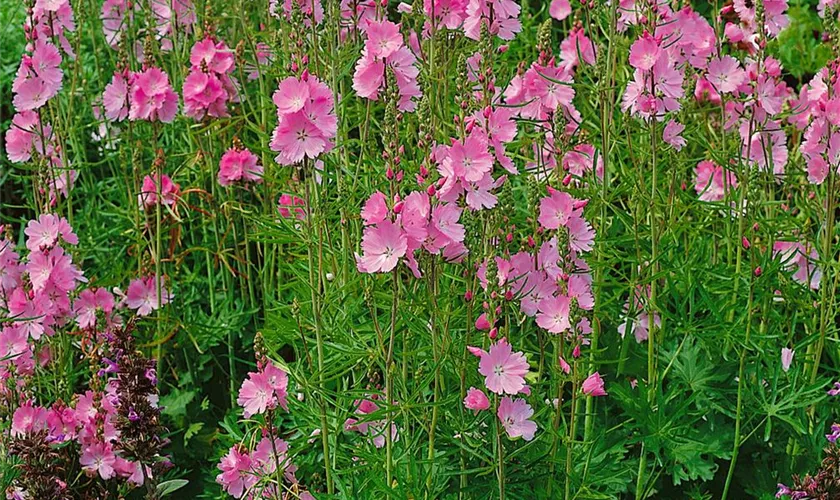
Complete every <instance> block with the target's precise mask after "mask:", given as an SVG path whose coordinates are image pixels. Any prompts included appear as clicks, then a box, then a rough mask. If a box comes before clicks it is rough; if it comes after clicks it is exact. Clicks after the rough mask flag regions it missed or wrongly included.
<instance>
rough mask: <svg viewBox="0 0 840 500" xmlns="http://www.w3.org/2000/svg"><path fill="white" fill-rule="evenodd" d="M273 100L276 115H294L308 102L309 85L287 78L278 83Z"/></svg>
mask: <svg viewBox="0 0 840 500" xmlns="http://www.w3.org/2000/svg"><path fill="white" fill-rule="evenodd" d="M273 99H274V104H275V105H277V112H278V113H281V114H290V113H296V112H298V111H300V110H301V109H303V107H304V106H305V105H306V104H307V103H308V102H309V83H308V82H305V81H303V80H299V79H297V78H295V77H293V76H290V77H287V78H286V79H285V80H283V81H282V82H280V85H279V86H278V87H277V91H276V92H275V93H274V97H273Z"/></svg>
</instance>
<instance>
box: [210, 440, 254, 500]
mask: <svg viewBox="0 0 840 500" xmlns="http://www.w3.org/2000/svg"><path fill="white" fill-rule="evenodd" d="M218 467H219V470H220V471H222V472H221V473H220V474H219V475H217V476H216V482H217V483H219V484H221V485H222V487H223V488H224V490H225V491H226V492H228V494H230V495H231V496H232V497H234V498H241V497H242V495H243V494H244V493H245V492H246V491H248V490H250V489H251V487H253V486H254V485H255V484H257V482H258V481H259V479H260V478H259V476H257V475H256V474H254V473H253V471H252V467H253V466H252V461H251V457H250V456H249V455H248V454H247V453H245V452H244V450H242V449H241V447H240V446H237V445H234V446H233V447H231V449H230V450H228V453H227V455H225V456H223V457H222V459H221V460H220V461H219V465H218Z"/></svg>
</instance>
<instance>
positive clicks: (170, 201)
mask: <svg viewBox="0 0 840 500" xmlns="http://www.w3.org/2000/svg"><path fill="white" fill-rule="evenodd" d="M158 179H160V188H159V189H160V199H161V200H163V204H164V205H166V206H173V205H174V204H175V202H176V201H178V198H179V197H180V195H181V187H180V186H179V185H178V184H176V183H174V182H172V179H170V178H169V176H168V175H166V174H154V177H153V176H151V175H147V176H146V177H144V178H143V187H142V191H141V192H140V194H139V195H138V196H137V199H138V201H139V203H140V208H146V209H149V208H154V206H155V205H157V203H158V182H157V181H158Z"/></svg>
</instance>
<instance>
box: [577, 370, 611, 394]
mask: <svg viewBox="0 0 840 500" xmlns="http://www.w3.org/2000/svg"><path fill="white" fill-rule="evenodd" d="M580 390H581V391H583V393H584V394H586V395H587V396H606V395H607V391H605V390H604V381H603V379H601V375H600V374H599V373H598V372H595V373H593V374H592V375H590V376H588V377H586V380H584V381H583V384H581V386H580Z"/></svg>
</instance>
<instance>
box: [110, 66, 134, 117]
mask: <svg viewBox="0 0 840 500" xmlns="http://www.w3.org/2000/svg"><path fill="white" fill-rule="evenodd" d="M134 77H135V76H134V73H131V72H128V71H117V72H115V73H114V76H113V77H112V78H111V83H109V84H108V85H106V86H105V92H103V93H102V106H103V107H104V108H105V118H107V119H109V120H111V121H122V120H125V119H126V118H127V117H128V110H129V106H130V103H129V98H128V96H129V88H130V87H131V84H130V82H131V81H132V80H133V79H134Z"/></svg>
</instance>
